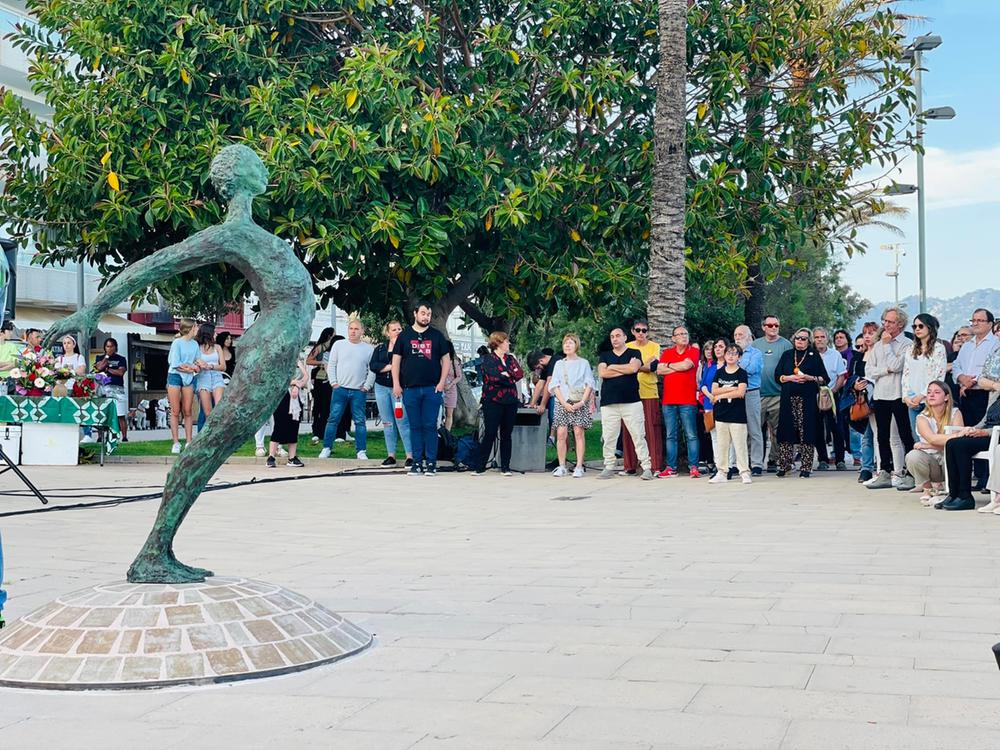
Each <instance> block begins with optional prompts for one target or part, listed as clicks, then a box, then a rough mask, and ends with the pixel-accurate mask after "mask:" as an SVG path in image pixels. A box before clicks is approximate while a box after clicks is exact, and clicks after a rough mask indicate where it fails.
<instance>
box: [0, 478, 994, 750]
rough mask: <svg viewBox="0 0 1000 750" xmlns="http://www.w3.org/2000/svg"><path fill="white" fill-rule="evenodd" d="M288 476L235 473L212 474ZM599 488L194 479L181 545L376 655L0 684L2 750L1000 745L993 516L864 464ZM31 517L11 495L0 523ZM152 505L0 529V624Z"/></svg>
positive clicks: (64, 579) (121, 538) (121, 557)
mask: <svg viewBox="0 0 1000 750" xmlns="http://www.w3.org/2000/svg"><path fill="white" fill-rule="evenodd" d="M166 468H167V467H165V466H162V465H161V466H135V465H117V466H108V467H105V468H104V469H101V468H99V467H96V466H85V467H79V468H75V469H62V468H60V469H50V470H45V471H41V470H37V469H36V470H34V471H32V476H33V477H34V478H36V479H37V481H38V483H39V484H40V485H42V486H43V487H44V488H47V489H49V490H51V491H52V492H53V494H54V495H55V494H65V495H70V496H73V495H76V494H77V493H79V494H80V496H81V499H87V500H89V501H94V500H96V499H98V498H94V497H92V496H93V495H94V494H98V495H111V496H116V495H121V494H132V495H135V494H141V493H143V492H147V491H149V489H148V488H149V487H154V488H155V487H156V486H157V485H158V484H160V483H162V480H163V477H164V476H165V472H166ZM323 470H324V467H322V466H318V465H317V462H313V463H312V465H311V466H310V467H308V468H307V469H306V470H305V471H303V472H301V474H302V475H308V474H310V473H313V474H315V473H318V472H320V471H323ZM290 471H292V470H287V469H281V470H278V471H272V472H265V470H264V469H263V468H262V467H259V466H245V465H244V466H226V467H224V468H223V469H222V470H221V471H220V473H219V475H218V476H217V477H216V479H215V480H214V481H216V482H220V481H225V482H229V481H241V480H246V479H249V478H251V477H253V476H257V477H270V476H292V474H289V473H286V472H290ZM595 475H596V472H591V473H590V474H589V475H588V477H587V478H585V479H570V478H566V479H554V478H552V477H549V476H547V475H536V476H523V477H522V476H515V477H512V478H508V479H504V478H501V477H500V476H499V475H490V476H487V477H482V478H475V477H472V476H470V475H468V474H462V475H452V474H441V475H439V476H438V477H437V478H436V479H415V480H411V479H409V478H406V477H404V476H402V475H401V474H392V475H377V476H372V475H366V476H341V477H324V478H314V479H307V480H302V481H293V482H283V483H270V484H261V485H257V486H252V485H248V486H241V487H238V488H233V489H226V490H222V491H218V492H211V493H207V494H205V495H204V496H203V497H202V498H201V499H200V500H199V502H198V504H197V505H196V506H195V507H194V510H193V511H192V512H191V514H190V517H189V519H188V521H187V523H186V524H185V526H184V527H183V528H182V530H181V534H180V538H179V542H178V548H177V549H178V556H179V557H180V558H181V559H182V560H184V561H185V562H189V563H193V564H198V565H205V566H209V567H211V568H213V569H214V570H215V571H216V572H217V573H219V574H225V575H242V576H247V577H251V578H257V579H260V580H264V581H269V582H272V583H276V584H279V585H281V586H284V587H287V588H289V589H292V590H293V591H298V592H301V593H303V594H306V595H308V596H310V597H313V598H315V599H316V600H317V601H319V602H320V603H322V604H324V605H325V606H327V607H329V608H331V609H333V610H335V611H337V612H340V613H341V614H343V615H345V616H347V617H349V618H351V619H352V620H354V621H355V622H356V623H358V624H359V625H361V626H362V627H365V628H367V629H369V630H370V631H372V632H374V633H376V634H377V641H376V645H375V646H374V647H373V648H372V649H370V650H369V651H367V652H365V653H363V654H361V655H360V656H357V657H354V658H351V659H349V660H347V661H344V662H341V663H337V664H333V665H329V666H326V667H322V668H318V669H314V670H311V671H307V672H303V673H300V674H296V675H290V676H286V677H279V678H273V679H269V680H261V681H256V682H249V683H240V684H230V685H221V686H213V687H202V688H197V689H170V690H161V691H150V692H141V693H127V694H122V693H84V694H80V693H78V694H55V693H45V692H27V691H17V690H11V689H4V690H0V747H2V748H3V749H4V750H18V749H20V748H66V747H73V748H83V749H88V748H104V749H108V748H111V749H117V748H143V750H160V749H165V748H181V749H183V750H198V749H200V748H212V749H213V750H215V749H218V748H241V749H248V750H253V749H255V748H277V749H280V750H283V749H284V748H304V749H307V748H338V749H339V748H343V749H347V750H353V749H355V748H357V749H362V748H365V749H367V748H371V749H374V750H403V749H404V748H415V749H417V750H427V749H431V748H440V749H448V750H451V749H453V748H461V749H465V748H468V749H470V750H472V749H475V750H520V749H521V748H540V749H546V750H596V749H598V748H599V749H601V750H619V749H625V748H628V749H629V750H635V749H639V748H739V749H740V750H751V749H753V748H782V749H783V750H798V749H800V748H809V749H813V748H815V749H816V750H828V749H829V750H832V749H834V748H838V749H839V748H851V749H852V750H855V749H857V748H885V749H886V750H890V749H892V750H896V749H897V748H934V750H942V749H945V750H947V749H950V748H961V749H962V750H973V749H978V748H984V749H985V748H998V747H1000V672H998V670H997V665H996V663H995V662H994V660H993V656H992V654H991V652H990V647H991V646H992V644H993V643H994V642H996V641H998V640H1000V595H998V592H1000V543H998V542H1000V517H996V516H992V515H991V516H988V517H984V516H982V515H981V514H977V513H971V512H966V513H946V512H943V511H934V510H930V509H927V508H924V507H921V506H920V504H919V502H918V501H917V500H916V497H915V496H914V495H907V494H905V493H900V492H896V491H894V490H883V491H879V492H872V491H868V490H865V489H863V488H861V487H860V486H859V485H857V484H856V482H855V475H854V474H853V473H851V474H837V473H832V474H827V475H814V476H813V478H812V479H810V480H799V479H797V478H796V479H784V480H779V479H777V478H775V477H774V476H773V475H772V476H769V477H766V478H764V479H763V480H761V481H758V482H757V483H756V484H754V485H753V486H751V487H744V486H743V485H741V484H739V483H731V484H730V485H727V486H710V485H708V483H707V481H706V480H704V479H702V480H698V481H695V480H690V479H688V478H678V479H670V480H660V481H656V482H640V481H638V480H635V479H621V480H617V481H612V482H599V481H596V480H595V479H593V476H595ZM14 487H15V485H14V481H13V479H12V478H11V477H10V475H9V474H8V475H6V476H4V477H3V478H2V479H0V490H8V489H12V488H14ZM93 488H110V489H93ZM83 495H86V496H87V497H86V498H82V496H83ZM983 499H984V500H985V498H983ZM73 501H74V498H72V497H60V498H54V500H53V502H54V503H69V502H73ZM32 507H37V506H36V505H35V504H34V503H32V502H30V501H28V500H27V499H24V498H16V497H11V496H0V513H3V512H7V511H11V510H17V509H21V508H32ZM155 510H156V503H155V502H142V503H134V504H127V505H120V506H117V507H110V508H102V509H88V510H73V511H64V512H55V513H44V514H37V515H29V516H19V517H12V518H0V530H2V532H3V536H4V544H5V552H6V561H7V571H6V584H7V588H8V591H9V594H10V601H9V602H8V606H7V610H6V614H7V616H8V619H14V618H16V617H18V616H19V615H21V614H25V613H27V612H28V611H30V610H31V609H33V608H35V607H37V606H39V605H42V604H44V603H45V602H47V601H49V600H51V599H53V598H54V597H56V596H57V595H59V594H63V593H67V592H69V591H72V590H74V589H77V588H81V587H85V586H89V585H91V584H94V583H100V582H108V581H113V580H116V579H121V578H123V575H124V571H125V569H126V567H127V565H128V563H129V562H130V561H131V558H132V556H133V555H134V553H135V552H136V551H137V549H138V547H139V545H140V543H141V541H142V540H143V539H144V537H145V535H146V533H147V531H148V529H149V526H150V524H151V522H152V519H153V515H154V513H155Z"/></svg>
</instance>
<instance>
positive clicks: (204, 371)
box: [195, 323, 226, 429]
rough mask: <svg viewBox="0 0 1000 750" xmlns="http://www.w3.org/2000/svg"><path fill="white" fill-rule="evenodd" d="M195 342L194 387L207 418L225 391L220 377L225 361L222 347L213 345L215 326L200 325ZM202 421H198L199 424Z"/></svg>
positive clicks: (223, 381) (224, 368) (224, 369)
mask: <svg viewBox="0 0 1000 750" xmlns="http://www.w3.org/2000/svg"><path fill="white" fill-rule="evenodd" d="M197 340H198V359H196V360H195V364H196V365H197V366H198V377H197V378H196V379H195V387H196V388H197V390H198V399H199V403H200V404H201V413H202V414H203V415H204V416H206V417H207V416H208V415H209V414H211V413H212V408H213V407H214V406H215V405H216V404H218V403H219V401H220V400H221V399H222V394H223V393H224V392H225V390H226V383H225V380H224V379H223V377H222V374H223V373H224V372H225V371H226V360H225V358H224V356H223V353H222V347H221V346H219V345H218V344H217V343H215V326H213V325H211V324H210V323H202V324H201V326H199V328H198V339H197ZM202 421H203V420H201V419H199V420H198V422H199V424H200V423H201V422H202ZM199 429H200V428H199Z"/></svg>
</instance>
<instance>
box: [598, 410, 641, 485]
mask: <svg viewBox="0 0 1000 750" xmlns="http://www.w3.org/2000/svg"><path fill="white" fill-rule="evenodd" d="M622 422H624V423H625V427H627V428H628V432H629V435H631V436H632V443H633V445H634V446H635V455H636V457H637V458H638V459H639V465H640V466H641V467H642V470H643V471H652V466H653V464H652V462H651V461H650V460H649V448H648V447H647V446H646V419H645V416H644V415H643V412H642V402H641V401H636V402H635V403H634V404H611V405H610V406H602V407H601V438H602V439H603V442H604V468H605V469H606V470H610V471H614V468H615V465H616V464H617V462H618V459H617V458H616V457H615V446H616V445H617V444H618V436H619V435H620V434H621V431H622Z"/></svg>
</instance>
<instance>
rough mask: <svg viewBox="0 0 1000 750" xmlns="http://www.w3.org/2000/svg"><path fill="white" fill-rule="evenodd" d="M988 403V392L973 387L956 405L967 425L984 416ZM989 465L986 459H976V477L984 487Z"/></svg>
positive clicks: (977, 421) (976, 421)
mask: <svg viewBox="0 0 1000 750" xmlns="http://www.w3.org/2000/svg"><path fill="white" fill-rule="evenodd" d="M989 405H990V392H989V391H981V390H978V389H973V390H971V391H966V392H965V395H964V396H962V397H961V398H960V399H959V402H958V406H959V409H961V411H962V419H963V420H964V421H965V423H966V424H967V425H974V424H979V422H980V420H981V419H982V418H983V417H985V416H986V409H987V407H988V406H989ZM989 469H990V465H989V463H987V462H986V461H976V463H975V470H976V477H978V479H979V486H981V487H985V486H986V480H987V479H988V478H989V473H990V471H989Z"/></svg>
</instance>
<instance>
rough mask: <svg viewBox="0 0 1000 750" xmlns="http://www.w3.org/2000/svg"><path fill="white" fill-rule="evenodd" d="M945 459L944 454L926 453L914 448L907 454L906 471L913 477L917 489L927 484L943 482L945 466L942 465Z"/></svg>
mask: <svg viewBox="0 0 1000 750" xmlns="http://www.w3.org/2000/svg"><path fill="white" fill-rule="evenodd" d="M943 459H944V455H943V454H942V453H925V452H924V451H922V450H919V449H917V448H914V449H913V450H912V451H910V452H909V453H907V454H906V470H907V471H908V472H910V474H912V475H913V481H914V482H916V484H917V487H921V486H922V485H924V484H927V482H943V481H944V466H943V465H942V464H941V461H942V460H943Z"/></svg>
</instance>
